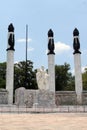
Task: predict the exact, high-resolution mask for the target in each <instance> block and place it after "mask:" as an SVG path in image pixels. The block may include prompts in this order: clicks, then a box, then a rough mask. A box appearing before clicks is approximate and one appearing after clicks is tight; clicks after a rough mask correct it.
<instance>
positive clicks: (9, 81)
mask: <svg viewBox="0 0 87 130" xmlns="http://www.w3.org/2000/svg"><path fill="white" fill-rule="evenodd" d="M13 82H14V27H13V24H12V23H11V24H10V25H9V26H8V45H7V70H6V89H7V91H8V104H13Z"/></svg>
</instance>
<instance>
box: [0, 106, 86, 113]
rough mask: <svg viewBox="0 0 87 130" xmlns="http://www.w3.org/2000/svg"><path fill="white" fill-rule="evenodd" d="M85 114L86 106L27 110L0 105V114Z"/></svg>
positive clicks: (25, 108)
mask: <svg viewBox="0 0 87 130" xmlns="http://www.w3.org/2000/svg"><path fill="white" fill-rule="evenodd" d="M79 112H80V113H87V105H86V106H80V105H79V106H78V105H75V106H72V105H70V106H58V107H56V108H44V107H42V108H27V107H25V106H24V107H23V106H22V107H20V106H16V105H0V113H79Z"/></svg>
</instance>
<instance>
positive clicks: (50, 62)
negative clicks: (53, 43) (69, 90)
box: [48, 54, 55, 93]
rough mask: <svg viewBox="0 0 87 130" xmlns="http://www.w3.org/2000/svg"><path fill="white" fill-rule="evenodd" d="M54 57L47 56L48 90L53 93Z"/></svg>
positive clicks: (51, 55)
mask: <svg viewBox="0 0 87 130" xmlns="http://www.w3.org/2000/svg"><path fill="white" fill-rule="evenodd" d="M54 58H55V55H54V54H49V55H48V74H49V90H50V91H52V92H54V93H55V64H54V63H55V59H54Z"/></svg>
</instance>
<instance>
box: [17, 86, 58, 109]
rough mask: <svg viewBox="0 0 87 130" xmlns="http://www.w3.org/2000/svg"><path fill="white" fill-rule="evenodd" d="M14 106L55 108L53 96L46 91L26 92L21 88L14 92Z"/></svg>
mask: <svg viewBox="0 0 87 130" xmlns="http://www.w3.org/2000/svg"><path fill="white" fill-rule="evenodd" d="M15 104H16V105H18V106H26V107H29V108H32V107H55V94H54V93H53V92H50V91H47V90H27V89H25V88H23V87H21V88H18V89H16V91H15Z"/></svg>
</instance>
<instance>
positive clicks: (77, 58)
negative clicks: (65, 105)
mask: <svg viewBox="0 0 87 130" xmlns="http://www.w3.org/2000/svg"><path fill="white" fill-rule="evenodd" d="M74 65H75V91H76V95H77V104H82V74H81V55H80V54H79V53H78V54H74Z"/></svg>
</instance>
